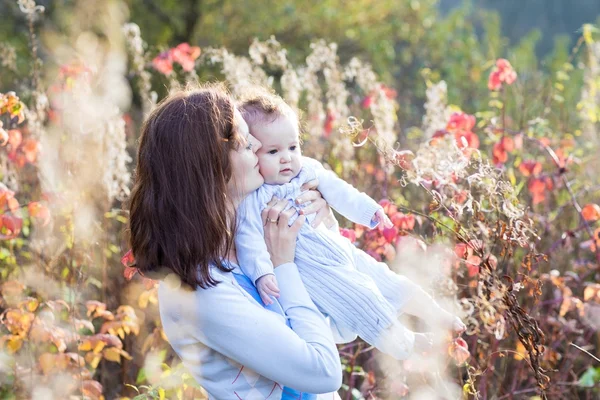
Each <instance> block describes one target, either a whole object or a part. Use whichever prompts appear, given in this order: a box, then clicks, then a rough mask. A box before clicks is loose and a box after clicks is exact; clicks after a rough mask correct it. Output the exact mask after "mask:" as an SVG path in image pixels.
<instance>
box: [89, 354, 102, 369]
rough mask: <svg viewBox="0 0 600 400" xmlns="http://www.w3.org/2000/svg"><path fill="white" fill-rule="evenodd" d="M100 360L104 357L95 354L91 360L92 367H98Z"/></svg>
mask: <svg viewBox="0 0 600 400" xmlns="http://www.w3.org/2000/svg"><path fill="white" fill-rule="evenodd" d="M88 354H94V353H88ZM100 360H102V357H101V356H100V355H99V354H94V358H93V359H92V360H91V362H90V363H89V364H90V367H92V368H94V369H96V368H98V364H100Z"/></svg>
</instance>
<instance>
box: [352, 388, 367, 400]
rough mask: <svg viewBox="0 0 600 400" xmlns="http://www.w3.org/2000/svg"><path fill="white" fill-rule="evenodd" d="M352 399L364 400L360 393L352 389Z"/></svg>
mask: <svg viewBox="0 0 600 400" xmlns="http://www.w3.org/2000/svg"><path fill="white" fill-rule="evenodd" d="M352 399H353V400H364V399H365V398H364V397H363V395H362V393H361V392H360V390H358V389H357V388H354V389H352Z"/></svg>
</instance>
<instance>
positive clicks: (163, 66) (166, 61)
mask: <svg viewBox="0 0 600 400" xmlns="http://www.w3.org/2000/svg"><path fill="white" fill-rule="evenodd" d="M152 66H153V67H154V69H155V70H157V71H158V72H160V73H161V74H163V75H170V74H171V73H173V60H172V58H171V52H170V51H164V52H162V53H160V54H159V55H157V56H156V57H154V59H153V60H152Z"/></svg>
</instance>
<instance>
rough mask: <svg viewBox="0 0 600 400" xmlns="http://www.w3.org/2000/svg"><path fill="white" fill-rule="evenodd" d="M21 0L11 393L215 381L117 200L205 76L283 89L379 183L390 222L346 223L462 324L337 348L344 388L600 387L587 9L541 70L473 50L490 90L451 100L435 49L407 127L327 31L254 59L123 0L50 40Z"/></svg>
mask: <svg viewBox="0 0 600 400" xmlns="http://www.w3.org/2000/svg"><path fill="white" fill-rule="evenodd" d="M18 4H19V6H20V10H21V12H22V13H23V14H24V15H25V16H26V18H27V21H28V23H29V26H30V28H31V29H30V30H29V38H28V39H29V41H30V54H29V56H28V59H27V60H26V61H27V62H20V63H19V64H18V65H17V64H16V63H15V64H14V65H12V64H11V65H8V64H9V63H10V62H11V60H10V59H8V58H6V57H5V58H4V59H2V60H0V61H2V62H3V65H7V68H9V67H10V68H13V69H15V70H16V69H18V66H20V68H25V69H26V70H27V71H26V76H27V79H26V80H23V79H22V78H21V75H18V74H17V75H15V77H19V79H18V80H17V79H16V80H15V82H14V83H13V87H14V91H6V92H5V93H0V144H2V148H0V163H1V165H2V174H1V177H2V184H1V185H0V206H1V207H2V215H1V219H0V226H1V231H0V235H1V236H0V238H1V239H2V242H1V243H0V263H1V264H0V265H1V268H0V276H1V287H0V289H1V298H0V300H1V302H0V311H1V316H0V323H1V325H0V332H1V335H2V336H1V337H0V372H1V373H0V397H1V398H3V399H4V398H5V399H17V398H19V399H20V398H35V399H49V398H61V399H62V398H88V399H101V398H111V399H112V398H139V399H141V398H161V399H162V398H206V393H205V392H204V390H203V389H202V388H201V387H200V386H199V385H198V384H197V383H196V382H195V381H194V380H193V378H192V377H191V376H190V375H189V374H188V373H187V372H186V371H185V369H184V368H183V367H182V365H181V364H180V361H179V360H178V358H177V357H176V356H175V354H174V353H173V351H172V350H171V348H170V347H169V345H168V343H167V341H166V337H165V336H164V333H163V331H162V329H161V325H160V318H159V315H158V309H157V296H156V285H157V283H156V282H154V281H152V280H149V279H147V278H144V277H142V276H139V275H136V274H135V269H133V268H132V267H131V266H132V264H133V262H134V261H133V256H132V255H131V254H130V253H127V250H128V249H127V247H126V232H125V227H126V223H127V212H126V207H124V202H125V201H126V199H127V196H128V194H129V185H130V177H131V174H132V171H133V168H134V165H135V160H133V159H132V155H133V154H135V146H136V139H137V135H138V133H139V129H138V127H139V125H140V123H141V121H142V120H143V117H144V115H146V114H147V113H148V112H149V111H150V110H151V109H152V108H153V106H154V105H155V104H156V102H157V101H159V99H160V98H161V97H163V96H165V95H166V93H167V92H168V90H174V89H176V88H177V87H179V86H180V85H183V84H185V83H187V82H198V81H205V80H209V79H221V80H224V81H226V82H227V83H228V85H229V87H230V88H231V91H232V94H233V95H236V94H237V93H238V92H239V91H240V90H242V89H243V88H244V86H245V85H247V84H248V83H254V84H256V83H259V84H263V85H268V86H271V87H273V88H274V89H276V90H277V91H278V92H280V93H281V94H282V96H283V97H284V98H285V99H286V101H287V102H288V103H289V104H290V105H291V106H292V107H294V108H296V109H298V110H301V111H302V113H303V115H304V117H303V120H304V121H303V124H304V127H303V128H304V129H303V131H304V137H303V140H304V144H303V151H304V154H305V155H307V156H311V157H314V158H317V159H319V160H321V161H323V162H324V163H326V164H327V165H328V166H329V167H331V169H333V170H334V171H335V172H336V173H337V174H338V175H340V176H341V177H343V178H344V179H346V180H347V181H348V182H351V183H352V184H354V185H355V186H356V187H358V188H359V189H361V190H364V191H365V192H367V193H369V194H370V195H371V196H373V197H375V198H379V199H381V202H380V203H381V205H382V206H383V207H384V210H385V211H386V213H387V214H388V216H389V217H390V219H391V220H392V222H393V223H394V227H393V228H382V229H375V230H366V229H365V228H364V227H361V226H358V225H354V224H351V223H349V222H347V221H343V220H341V219H340V226H341V229H340V233H341V234H342V235H344V236H346V237H347V238H349V239H350V240H351V241H352V242H354V243H355V244H356V245H357V246H358V247H360V248H361V249H363V250H365V251H366V252H367V253H369V254H370V255H371V256H372V257H374V258H376V259H378V260H380V261H384V262H386V263H388V264H389V265H390V267H391V268H392V269H394V270H396V271H397V272H399V273H403V274H406V275H408V276H410V277H411V278H412V279H414V280H415V281H417V282H419V283H420V284H422V285H423V286H424V287H426V288H427V289H428V290H429V291H430V293H432V295H433V296H434V297H435V298H436V299H437V300H438V301H439V302H440V303H441V304H442V305H443V306H444V307H447V308H449V309H451V310H453V311H454V312H456V313H458V314H459V315H461V317H462V318H463V319H464V321H465V322H466V324H467V326H468V330H467V332H466V333H465V334H464V335H463V336H462V337H460V338H457V337H452V336H450V335H449V334H448V333H445V332H442V331H441V329H437V327H425V326H421V325H419V324H418V322H417V321H415V320H413V319H410V318H404V317H403V321H404V322H405V323H407V324H408V325H410V326H412V327H413V328H415V329H419V330H425V329H434V330H436V332H437V333H438V335H437V339H436V348H435V350H434V351H432V352H431V353H430V354H427V355H416V356H415V357H414V358H411V359H410V360H408V361H404V362H398V361H394V360H392V359H390V358H389V357H387V356H385V355H382V354H380V353H379V352H378V351H376V350H374V349H373V348H371V347H369V346H368V345H367V344H366V343H364V342H362V341H360V340H357V341H355V342H353V343H349V344H343V345H339V350H340V354H341V355H342V361H343V368H344V384H343V386H342V389H341V391H340V393H341V395H342V397H343V398H345V399H363V398H365V399H375V398H382V399H386V398H401V397H407V398H414V399H419V398H421V399H430V398H452V399H456V398H476V399H487V398H490V399H492V398H494V399H521V398H551V399H561V398H564V399H573V398H588V399H592V398H596V397H597V396H598V393H599V392H600V390H599V388H600V359H599V358H598V354H599V353H600V334H599V330H600V283H598V280H599V277H600V227H599V226H598V220H600V206H599V205H598V203H599V201H598V193H599V190H600V181H599V179H598V173H597V171H598V168H599V167H600V165H599V162H598V157H597V152H598V150H599V149H600V147H599V146H598V144H599V143H598V132H599V131H598V128H599V125H600V107H599V104H600V92H599V90H600V35H598V32H597V30H596V29H595V28H594V27H593V26H592V25H584V26H583V28H582V35H581V37H580V39H579V41H578V42H577V43H576V44H575V46H574V48H573V49H572V50H571V51H570V53H568V54H566V55H563V56H557V57H556V58H555V60H554V62H553V63H552V66H551V67H550V68H549V69H546V70H541V69H540V70H535V71H531V70H528V71H526V73H523V74H522V73H521V71H519V69H518V68H515V67H513V65H512V61H513V60H512V59H511V58H510V54H509V55H508V56H507V58H500V57H494V58H491V59H488V60H486V59H481V60H475V61H476V62H475V63H474V65H475V66H476V69H477V71H480V72H479V73H470V74H467V75H468V76H469V77H470V80H465V81H464V82H462V85H463V86H464V87H463V88H461V90H464V91H465V93H466V92H467V91H468V92H469V93H485V97H484V98H483V97H477V101H474V100H473V99H467V98H466V97H465V101H464V104H460V103H456V101H455V104H451V103H450V102H449V100H448V97H449V95H448V91H449V90H450V91H453V92H454V93H456V90H457V89H456V88H449V87H448V85H447V83H446V81H445V80H444V73H447V74H450V73H451V71H455V70H460V65H462V64H460V62H461V60H460V59H459V60H455V59H452V60H451V61H449V62H453V63H455V65H453V66H448V65H446V66H444V68H443V69H442V70H441V71H440V70H435V69H432V68H430V67H428V66H424V67H423V68H421V70H420V79H422V83H423V85H422V87H423V88H424V89H425V90H424V93H422V94H421V97H424V98H425V99H426V101H425V104H423V105H422V106H423V112H422V122H421V124H417V125H414V126H413V125H410V126H406V124H407V121H406V120H399V116H402V115H405V114H403V112H402V110H401V109H400V108H399V102H398V98H399V97H401V96H404V94H403V93H402V90H403V88H402V87H394V84H393V83H391V82H382V81H380V79H379V78H378V76H377V75H376V74H375V73H374V72H373V69H372V68H371V66H370V65H369V64H368V62H367V60H360V59H358V58H351V59H350V60H349V61H348V62H347V63H341V62H340V60H339V55H338V49H337V46H336V44H334V43H328V42H326V41H324V40H315V41H314V42H313V43H311V44H310V52H309V55H308V57H306V59H305V60H304V62H303V63H300V64H297V63H292V62H291V61H290V60H289V59H288V54H287V52H286V50H285V48H284V47H283V46H282V45H281V44H280V43H279V42H278V41H277V40H276V39H275V38H271V39H269V40H266V41H259V40H255V41H253V42H252V44H251V45H250V47H249V50H248V53H247V55H239V54H233V53H232V52H230V51H229V50H227V49H225V48H216V47H215V48H209V47H203V48H200V47H198V46H194V45H192V44H188V43H175V44H174V45H173V47H171V48H168V49H154V48H151V47H149V46H147V45H146V44H145V43H144V40H143V37H142V34H141V32H140V29H139V27H138V26H137V25H136V24H135V23H133V22H129V21H127V18H126V13H125V12H123V7H121V5H120V4H119V2H116V1H115V2H109V3H106V4H105V3H104V2H95V1H86V2H75V4H74V5H73V7H72V9H70V10H69V13H71V17H72V18H74V20H77V21H79V23H78V24H74V25H73V26H70V27H69V28H68V29H63V30H60V31H50V32H45V35H46V38H50V39H51V40H50V39H47V40H46V42H45V43H46V45H45V46H44V47H43V53H42V50H41V47H40V43H39V37H38V32H37V30H36V26H37V25H36V23H37V21H39V19H40V18H44V10H43V7H41V6H39V5H36V3H35V1H33V0H19V1H18ZM434 33H435V32H434ZM477 54H480V53H477ZM465 57H467V55H465ZM470 61H473V60H470ZM432 64H434V63H432ZM23 65H26V67H23ZM10 68H9V69H10ZM473 68H474V69H473V70H472V71H471V72H473V71H474V70H475V67H473ZM481 71H485V73H484V74H483V73H481ZM21 72H22V71H21ZM3 73H4V70H3ZM460 74H461V75H460V76H463V74H464V71H461V72H460ZM453 78H456V76H453ZM465 87H467V88H468V89H469V90H467V89H465ZM459 93H460V92H459ZM453 97H454V98H456V95H453ZM403 98H404V100H403V101H402V103H405V102H406V101H405V99H406V97H405V96H404V97H403ZM459 98H460V97H459ZM474 104H477V105H478V106H479V107H478V108H473V105H474ZM412 106H413V107H421V104H419V105H414V104H413V105H412ZM536 396H537V397H536Z"/></svg>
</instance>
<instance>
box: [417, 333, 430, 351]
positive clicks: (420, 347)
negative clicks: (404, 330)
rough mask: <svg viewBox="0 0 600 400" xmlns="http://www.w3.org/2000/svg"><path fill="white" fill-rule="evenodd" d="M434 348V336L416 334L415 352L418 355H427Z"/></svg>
mask: <svg viewBox="0 0 600 400" xmlns="http://www.w3.org/2000/svg"><path fill="white" fill-rule="evenodd" d="M432 347H433V334H431V333H415V346H414V351H415V352H417V353H426V352H428V351H430V350H431V348H432Z"/></svg>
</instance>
